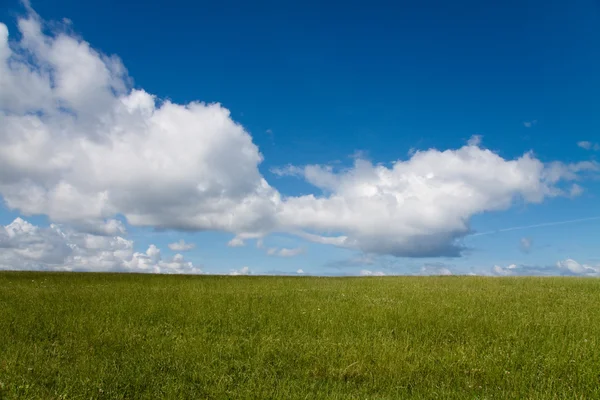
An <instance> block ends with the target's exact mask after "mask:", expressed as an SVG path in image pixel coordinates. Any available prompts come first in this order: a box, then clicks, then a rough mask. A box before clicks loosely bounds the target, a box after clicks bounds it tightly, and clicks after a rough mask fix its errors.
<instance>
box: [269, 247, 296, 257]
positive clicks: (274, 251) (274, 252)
mask: <svg viewBox="0 0 600 400" xmlns="http://www.w3.org/2000/svg"><path fill="white" fill-rule="evenodd" d="M304 251H305V250H304V248H302V247H297V248H294V249H288V248H285V247H284V248H281V249H280V248H277V247H270V248H268V249H267V255H268V256H278V257H295V256H297V255H300V254H302V253H304Z"/></svg>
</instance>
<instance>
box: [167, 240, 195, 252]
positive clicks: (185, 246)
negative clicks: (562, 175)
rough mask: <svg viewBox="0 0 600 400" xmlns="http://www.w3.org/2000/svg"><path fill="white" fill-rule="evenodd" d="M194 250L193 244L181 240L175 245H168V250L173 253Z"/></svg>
mask: <svg viewBox="0 0 600 400" xmlns="http://www.w3.org/2000/svg"><path fill="white" fill-rule="evenodd" d="M195 248H196V245H195V244H194V243H186V242H185V240H183V239H181V240H179V241H178V242H175V243H169V249H171V250H173V251H190V250H192V249H195Z"/></svg>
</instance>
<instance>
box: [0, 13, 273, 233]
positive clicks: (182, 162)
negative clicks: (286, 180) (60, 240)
mask: <svg viewBox="0 0 600 400" xmlns="http://www.w3.org/2000/svg"><path fill="white" fill-rule="evenodd" d="M18 26H19V29H20V32H21V35H22V38H21V40H20V41H19V42H9V41H8V30H7V28H6V26H5V25H2V24H0V77H1V78H0V118H1V123H0V194H1V195H2V196H3V197H4V200H5V202H6V204H7V205H8V206H9V207H10V208H13V209H18V210H20V211H21V212H23V213H24V214H46V215H48V216H49V217H50V218H51V219H52V220H53V221H59V222H70V223H73V224H79V223H85V224H87V225H93V224H97V222H98V221H102V220H105V219H107V218H110V217H113V216H114V215H116V214H122V215H123V216H124V217H125V218H126V219H127V221H128V222H129V223H131V224H134V225H140V226H160V227H162V228H176V229H194V230H211V229H217V230H224V231H232V232H243V231H255V230H261V229H266V228H269V227H271V226H272V225H273V224H274V222H273V221H272V219H273V216H274V207H275V205H276V203H277V201H278V193H277V192H276V191H274V190H273V189H272V188H271V187H270V186H269V185H268V184H267V183H266V181H265V180H264V179H263V178H262V176H261V174H260V173H259V171H258V168H257V166H258V164H259V163H260V162H261V161H262V156H261V154H260V152H259V151H258V148H257V147H256V146H255V145H254V143H253V142H252V138H251V137H250V135H249V134H248V133H247V132H246V131H245V130H244V128H243V127H241V126H240V125H239V124H237V123H235V122H234V121H233V120H232V119H231V118H230V115H229V111H228V110H227V109H225V108H223V107H222V106H220V105H219V104H205V103H199V102H193V103H190V104H185V105H179V104H174V103H171V102H170V101H162V102H161V101H159V100H157V99H156V98H155V97H154V96H152V95H151V94H149V93H146V92H145V91H143V90H131V89H130V88H129V84H128V83H129V78H128V76H127V73H126V70H125V68H124V67H123V66H122V64H121V62H120V60H119V59H118V58H116V57H114V56H112V57H109V56H105V55H103V54H100V53H98V52H96V51H95V50H93V49H92V48H91V47H90V45H89V44H88V43H86V42H84V41H81V40H78V39H76V38H74V37H72V36H69V35H66V34H64V33H58V34H55V35H52V36H49V35H45V34H44V33H43V32H42V22H41V21H40V20H39V19H38V18H37V17H36V16H35V15H29V16H28V17H27V18H25V19H20V20H19V22H18Z"/></svg>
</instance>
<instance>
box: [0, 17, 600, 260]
mask: <svg viewBox="0 0 600 400" xmlns="http://www.w3.org/2000/svg"><path fill="white" fill-rule="evenodd" d="M18 27H19V30H20V32H21V37H20V39H19V40H17V41H11V42H9V40H8V29H7V27H6V26H5V25H3V24H0V118H1V123H0V195H1V196H2V197H3V199H4V202H5V203H6V205H7V206H8V207H9V208H11V209H15V210H19V211H20V212H21V213H23V214H24V215H33V214H45V215H47V216H48V217H49V218H50V219H51V220H52V221H54V222H61V223H69V224H71V225H72V226H75V227H76V228H77V229H80V230H84V231H86V232H89V233H94V234H103V235H109V236H110V235H119V234H121V233H120V231H121V230H124V227H123V226H122V224H121V223H120V222H118V221H117V220H115V219H114V218H115V216H117V215H121V216H123V217H124V218H125V219H126V221H127V222H128V223H129V224H132V225H135V226H152V227H157V228H161V229H185V230H219V231H225V232H231V233H234V234H235V235H236V236H235V237H234V239H233V240H232V241H230V242H229V244H230V245H240V244H242V243H243V241H244V239H248V238H261V237H263V236H264V235H266V234H269V233H272V232H287V233H292V234H296V235H298V236H300V237H303V238H305V239H307V240H312V241H315V242H318V243H323V244H331V245H335V246H340V247H345V248H351V249H357V250H362V251H365V252H369V253H374V254H390V255H395V256H412V257H420V256H458V255H460V252H461V250H462V246H461V243H460V239H461V238H462V237H464V236H465V235H466V234H467V233H468V232H469V231H470V228H469V220H470V218H471V217H472V216H473V215H476V214H480V213H483V212H488V211H496V210H503V209H506V208H509V207H510V206H511V205H512V203H513V201H514V200H515V199H521V200H522V201H524V202H528V203H539V202H541V201H543V200H544V199H545V198H546V197H551V196H557V195H568V194H569V190H568V189H565V188H564V187H563V186H561V185H563V184H564V181H573V180H576V179H578V178H579V177H580V175H581V174H582V173H583V172H584V171H586V170H590V169H594V168H597V164H594V163H589V162H588V163H578V164H562V163H550V164H544V163H542V162H541V161H540V160H538V159H536V158H535V157H534V156H533V154H531V153H527V154H525V155H523V156H522V157H519V158H517V159H514V160H508V159H504V158H502V157H501V156H499V155H498V154H495V153H493V152H491V151H489V150H486V149H483V148H480V147H479V145H480V140H481V139H480V138H477V137H474V138H472V139H471V140H470V142H469V144H467V145H466V146H463V147H462V148H459V149H455V150H446V151H440V150H436V149H429V150H426V151H416V152H415V153H414V154H412V155H411V156H410V159H408V160H397V161H395V162H394V163H393V164H392V165H391V166H390V167H386V166H384V165H380V164H372V163H371V162H368V161H366V160H363V159H361V158H357V159H356V160H354V165H353V167H351V168H348V169H344V170H335V169H334V168H333V167H330V166H321V165H308V166H305V167H297V166H288V167H286V168H284V169H280V170H277V169H274V170H273V172H274V173H276V174H280V175H294V176H301V177H303V178H304V179H306V180H307V181H308V182H309V183H311V184H312V185H314V186H315V187H316V188H317V189H318V191H319V193H318V194H311V195H306V196H298V197H285V196H282V195H281V194H280V193H279V192H278V191H277V190H275V189H274V188H272V187H271V186H270V185H269V184H268V183H267V181H266V180H265V179H264V178H263V176H262V175H261V173H260V172H259V170H258V165H259V164H260V163H261V162H262V155H261V154H260V152H259V149H258V148H257V146H256V145H255V144H254V143H253V142H252V138H251V137H250V135H249V134H248V133H247V132H246V131H245V130H244V128H243V127H242V126H240V125H239V124H237V123H236V122H234V121H233V120H232V119H231V116H230V112H229V110H227V109H225V108H223V107H222V106H221V105H219V104H205V103H202V102H192V103H189V104H175V103H173V102H171V101H161V100H160V99H157V98H156V97H155V96H153V95H151V94H150V93H147V92H146V91H144V90H141V89H139V90H132V89H131V85H130V81H131V80H130V78H129V76H128V75H127V71H126V69H125V67H124V66H123V65H122V64H121V62H120V60H119V59H118V58H117V57H115V56H107V55H104V54H101V53H99V52H97V51H96V50H94V49H93V48H92V47H91V46H90V45H89V44H88V43H87V42H85V41H82V40H80V39H78V38H75V37H73V36H71V35H69V34H66V33H56V34H45V33H44V32H45V31H44V30H43V29H42V21H41V20H40V19H39V18H38V17H37V16H36V15H35V14H34V13H30V15H29V16H27V17H26V18H22V19H20V20H19V21H18ZM111 221H112V222H111ZM119 224H121V225H119ZM293 250H294V249H289V251H285V252H283V253H282V255H283V254H288V255H289V254H291V253H290V252H293ZM280 252H281V251H280ZM144 254H146V253H144ZM144 257H150V256H149V255H148V254H146V255H143V254H142V255H138V258H139V259H140V260H141V259H144ZM144 262H145V261H144ZM144 262H142V261H139V264H140V265H142V264H144ZM144 265H145V264H144Z"/></svg>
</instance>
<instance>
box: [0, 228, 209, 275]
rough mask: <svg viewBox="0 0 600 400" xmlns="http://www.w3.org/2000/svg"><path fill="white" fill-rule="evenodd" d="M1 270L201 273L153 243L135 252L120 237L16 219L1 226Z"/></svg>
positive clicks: (129, 244) (188, 263)
mask: <svg viewBox="0 0 600 400" xmlns="http://www.w3.org/2000/svg"><path fill="white" fill-rule="evenodd" d="M0 269H5V270H46V271H100V272H102V271H119V272H152V273H190V274H195V273H201V272H202V271H201V269H200V268H197V267H195V266H194V265H193V264H192V263H191V262H189V261H186V260H185V259H184V257H183V256H182V255H181V254H177V255H175V256H174V257H173V258H172V259H167V260H163V259H162V257H161V254H160V250H159V249H158V248H157V247H156V246H154V245H150V247H149V248H148V250H147V251H146V252H145V253H136V252H134V251H133V241H131V240H127V239H125V238H123V237H120V236H113V237H109V236H100V235H93V234H89V233H81V232H77V231H74V230H71V229H63V228H62V227H60V226H58V225H55V224H52V225H50V226H49V227H48V228H41V227H38V226H35V225H32V224H30V223H29V222H27V221H25V220H23V219H21V218H17V219H15V220H14V221H13V222H12V223H10V224H9V225H6V226H1V225H0Z"/></svg>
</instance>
